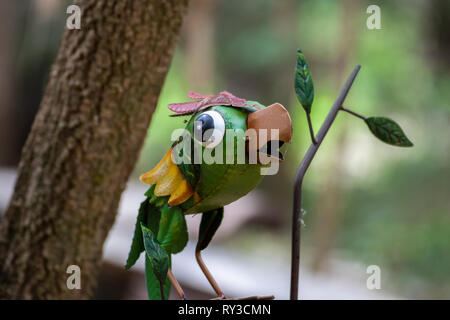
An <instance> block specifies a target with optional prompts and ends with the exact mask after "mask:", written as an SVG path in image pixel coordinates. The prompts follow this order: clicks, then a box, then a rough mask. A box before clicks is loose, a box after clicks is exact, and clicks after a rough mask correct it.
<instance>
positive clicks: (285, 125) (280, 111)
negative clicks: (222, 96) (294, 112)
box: [247, 103, 292, 160]
mask: <svg viewBox="0 0 450 320" xmlns="http://www.w3.org/2000/svg"><path fill="white" fill-rule="evenodd" d="M247 129H253V130H256V136H253V137H255V138H256V141H251V140H252V135H249V137H250V138H249V140H250V143H249V151H255V150H256V151H258V152H263V153H266V154H268V155H269V156H272V157H276V158H278V159H280V160H283V155H282V154H281V152H279V150H274V145H276V144H275V143H274V142H278V148H279V147H281V146H282V145H283V144H284V143H290V142H291V140H292V121H291V117H290V115H289V112H288V111H287V110H286V108H285V107H283V106H282V105H281V104H279V103H274V104H272V105H270V106H268V107H265V108H264V109H261V110H258V111H255V112H252V113H250V114H249V116H248V118H247ZM261 130H263V131H265V132H266V133H265V134H264V133H263V132H261ZM255 138H253V139H255Z"/></svg>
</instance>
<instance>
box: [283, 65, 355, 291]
mask: <svg viewBox="0 0 450 320" xmlns="http://www.w3.org/2000/svg"><path fill="white" fill-rule="evenodd" d="M359 69H361V66H360V65H357V66H356V67H355V69H354V70H353V72H352V74H351V75H350V77H349V78H348V79H347V82H346V83H345V85H344V87H343V88H342V90H341V92H340V93H339V96H338V98H337V99H336V101H335V102H334V104H333V106H332V107H331V110H330V112H329V113H328V116H327V118H326V119H325V121H324V123H323V124H322V127H321V128H320V130H319V132H318V133H317V137H316V141H317V144H314V143H313V144H311V146H310V147H309V149H308V151H307V152H306V154H305V156H304V157H303V160H302V162H301V163H300V166H299V167H298V169H297V173H296V174H295V180H294V204H293V209H292V210H293V212H292V251H291V294H290V297H291V300H298V278H299V272H300V229H301V209H302V183H303V177H304V176H305V173H306V170H307V169H308V168H309V165H310V164H311V161H312V160H313V158H314V156H315V154H316V152H317V150H318V149H319V147H320V144H321V143H322V141H323V139H324V138H325V135H326V134H327V132H328V130H329V129H330V127H331V125H332V124H333V121H334V119H335V118H336V115H337V113H338V112H339V110H340V108H341V106H342V104H343V103H344V100H345V98H346V96H347V94H348V92H349V90H350V88H351V86H352V84H353V81H354V80H355V78H356V75H357V74H358V72H359Z"/></svg>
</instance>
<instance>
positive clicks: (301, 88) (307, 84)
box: [294, 49, 314, 114]
mask: <svg viewBox="0 0 450 320" xmlns="http://www.w3.org/2000/svg"><path fill="white" fill-rule="evenodd" d="M294 88H295V94H296V95H297V99H298V101H299V102H300V103H301V105H302V106H303V109H305V111H306V113H308V114H309V113H311V106H312V104H313V101H314V85H313V81H312V76H311V71H310V70H309V67H308V64H307V62H306V58H305V56H304V54H303V52H302V51H301V50H300V49H298V50H297V65H296V66H295V76H294Z"/></svg>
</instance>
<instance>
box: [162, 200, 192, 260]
mask: <svg viewBox="0 0 450 320" xmlns="http://www.w3.org/2000/svg"><path fill="white" fill-rule="evenodd" d="M158 241H159V243H161V246H162V247H163V248H164V249H165V250H166V251H167V252H169V253H178V252H180V251H181V250H183V249H184V247H185V246H186V244H187V241H188V232H187V226H186V219H185V218H184V214H183V213H182V212H181V209H180V208H178V207H170V206H169V205H168V204H165V205H164V206H163V207H162V208H161V220H160V222H159V231H158Z"/></svg>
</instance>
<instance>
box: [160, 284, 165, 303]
mask: <svg viewBox="0 0 450 320" xmlns="http://www.w3.org/2000/svg"><path fill="white" fill-rule="evenodd" d="M159 291H160V292H161V300H166V297H165V296H164V284H163V283H162V282H160V283H159Z"/></svg>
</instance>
